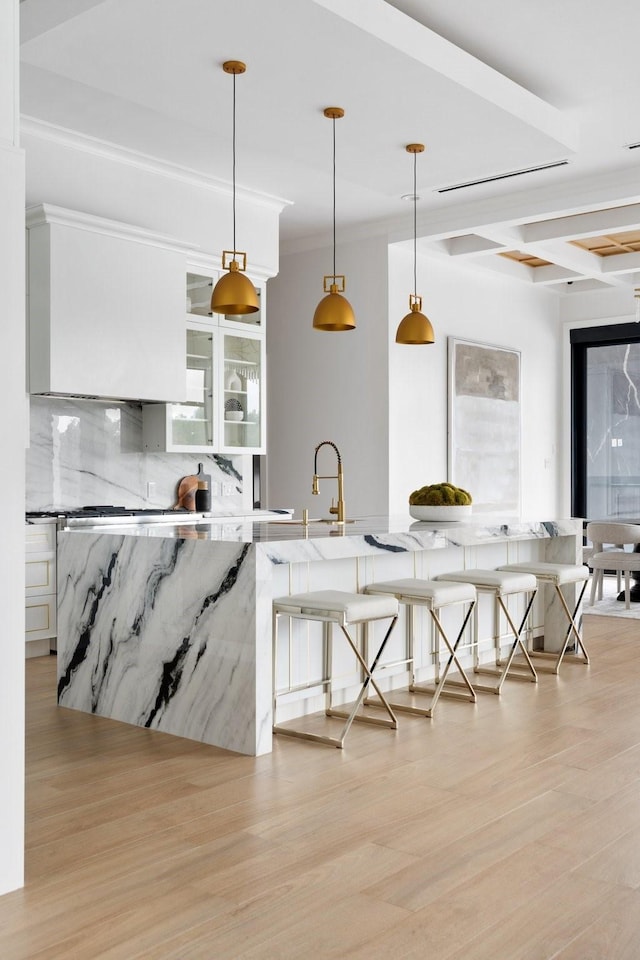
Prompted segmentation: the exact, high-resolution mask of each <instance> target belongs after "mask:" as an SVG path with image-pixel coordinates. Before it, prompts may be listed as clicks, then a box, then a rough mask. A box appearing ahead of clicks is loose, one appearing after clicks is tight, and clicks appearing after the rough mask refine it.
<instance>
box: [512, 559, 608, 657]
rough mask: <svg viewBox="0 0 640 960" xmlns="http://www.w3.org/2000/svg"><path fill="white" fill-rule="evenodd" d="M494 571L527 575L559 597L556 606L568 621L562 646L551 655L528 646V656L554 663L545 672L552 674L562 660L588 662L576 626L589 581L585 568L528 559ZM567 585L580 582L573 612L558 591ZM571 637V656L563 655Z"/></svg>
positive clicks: (579, 632)
mask: <svg viewBox="0 0 640 960" xmlns="http://www.w3.org/2000/svg"><path fill="white" fill-rule="evenodd" d="M498 569H499V570H512V571H513V572H515V573H531V574H533V576H534V577H535V578H536V581H537V582H538V584H540V583H549V584H552V585H553V586H554V587H555V591H556V593H557V595H558V597H559V598H560V603H561V604H562V609H563V610H564V612H565V614H566V616H567V620H568V621H569V626H568V628H567V632H566V635H565V638H564V643H563V644H562V649H561V650H560V652H559V653H551V652H550V651H545V650H532V649H531V643H529V644H528V648H529V654H530V656H532V657H546V658H547V659H552V660H555V664H554V665H553V667H551V668H550V671H548V672H552V673H558V672H559V671H560V664H561V663H562V661H563V660H564V659H565V658H566V659H567V660H571V661H576V662H578V663H589V654H588V653H587V650H586V647H585V645H584V640H583V639H582V632H581V630H580V626H579V625H578V624H577V623H576V616H577V615H578V612H579V610H580V604H581V603H582V598H583V597H584V592H585V590H586V588H587V581H588V579H589V569H588V567H585V566H584V565H583V564H573V563H548V562H547V561H544V560H541V561H536V560H532V561H527V562H526V563H506V564H505V565H504V566H502V567H498ZM570 583H582V589H581V590H580V594H579V596H578V602H577V603H576V605H575V608H574V610H573V613H572V612H571V610H570V609H569V606H568V604H567V601H566V600H565V597H564V594H563V593H562V590H561V587H563V586H564V585H565V584H570ZM531 633H532V632H531V630H530V631H529V636H530V637H531ZM571 634H573V636H574V637H575V653H569V654H567V647H568V646H569V640H570V638H571ZM578 650H582V656H579V654H578ZM565 655H566V656H565Z"/></svg>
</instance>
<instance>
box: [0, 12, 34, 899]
mask: <svg viewBox="0 0 640 960" xmlns="http://www.w3.org/2000/svg"><path fill="white" fill-rule="evenodd" d="M18 23H19V2H18V0H0V318H1V320H0V411H1V419H0V423H1V424H2V426H1V427H0V436H1V439H2V458H1V459H0V497H1V498H2V502H3V506H4V511H3V524H2V539H1V541H0V611H1V612H2V626H1V627H0V757H1V758H2V760H1V763H2V773H1V775H0V851H1V854H0V894H2V893H8V892H9V891H10V890H15V889H16V888H17V887H21V886H22V885H23V883H24V459H25V458H24V448H25V439H26V419H27V418H26V409H27V404H26V396H25V372H24V371H25V357H24V353H25V349H24V344H25V279H24V206H25V186H24V177H25V173H24V169H25V165H24V155H23V153H22V151H21V150H20V149H19V146H18V113H19V111H18V66H19V63H18V61H19V41H18Z"/></svg>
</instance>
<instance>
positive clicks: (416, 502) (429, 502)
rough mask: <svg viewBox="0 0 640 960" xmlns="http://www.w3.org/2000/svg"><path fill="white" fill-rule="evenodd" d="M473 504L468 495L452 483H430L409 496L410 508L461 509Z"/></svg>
mask: <svg viewBox="0 0 640 960" xmlns="http://www.w3.org/2000/svg"><path fill="white" fill-rule="evenodd" d="M472 502H473V498H472V496H471V494H470V493H468V492H467V491H466V490H463V489H462V487H456V486H454V485H453V484H452V483H432V484H428V485H427V486H426V487H420V489H419V490H414V491H413V493H412V494H411V495H410V496H409V504H410V506H412V507H454V506H458V507H463V506H468V505H469V504H470V503H472Z"/></svg>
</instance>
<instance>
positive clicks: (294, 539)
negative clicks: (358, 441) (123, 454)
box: [63, 514, 582, 563]
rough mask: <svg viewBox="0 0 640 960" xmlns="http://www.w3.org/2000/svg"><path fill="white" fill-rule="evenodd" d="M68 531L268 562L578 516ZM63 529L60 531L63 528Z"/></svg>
mask: <svg viewBox="0 0 640 960" xmlns="http://www.w3.org/2000/svg"><path fill="white" fill-rule="evenodd" d="M67 532H68V533H69V534H70V535H71V536H74V537H75V536H80V535H82V534H92V535H95V534H104V535H106V536H124V537H142V538H144V537H153V538H158V537H159V538H162V539H169V540H205V541H206V540H208V541H213V542H218V543H221V542H226V543H248V544H255V545H260V546H262V547H263V551H264V553H266V554H267V556H268V558H269V559H270V560H271V562H272V563H291V562H294V563H295V562H296V561H304V560H330V559H336V558H339V557H348V556H367V555H371V554H376V553H379V552H380V551H390V552H392V553H402V552H414V551H418V550H438V549H444V548H446V547H471V546H479V545H480V544H486V543H491V542H505V541H516V540H531V539H552V538H555V537H566V536H576V535H578V534H580V533H581V532H582V520H581V519H579V518H575V517H565V518H560V519H552V520H523V519H519V518H517V517H513V518H512V517H509V518H505V517H499V516H478V517H474V518H472V519H471V520H467V521H463V522H460V521H457V522H456V521H439V522H435V523H428V522H425V521H415V520H413V519H412V518H411V517H410V516H409V515H408V514H406V515H404V516H402V515H400V516H395V517H363V518H360V519H357V520H353V521H352V522H348V523H345V524H338V523H336V522H334V521H329V522H324V521H315V522H314V521H313V520H312V521H310V523H309V524H308V525H307V526H305V525H303V524H302V521H300V520H293V521H291V520H278V521H275V522H270V521H265V520H263V521H261V522H259V523H253V522H251V521H250V520H247V519H246V518H245V519H240V518H238V519H234V518H232V517H227V518H224V519H220V518H216V519H210V520H207V519H204V520H202V521H201V522H199V523H196V524H188V525H187V524H183V523H179V522H175V523H161V524H151V523H150V524H144V523H142V524H134V525H122V526H118V525H115V526H114V525H110V526H109V527H104V526H103V527H100V526H95V527H91V526H87V527H82V528H80V529H78V530H70V531H67ZM63 535H64V534H63Z"/></svg>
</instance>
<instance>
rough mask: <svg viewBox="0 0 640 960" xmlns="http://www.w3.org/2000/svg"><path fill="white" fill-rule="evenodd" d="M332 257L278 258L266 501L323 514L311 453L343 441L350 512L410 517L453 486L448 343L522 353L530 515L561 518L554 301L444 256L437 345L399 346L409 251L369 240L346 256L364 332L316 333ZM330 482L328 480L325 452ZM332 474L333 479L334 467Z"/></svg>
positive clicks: (433, 276) (436, 293)
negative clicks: (414, 494) (421, 503)
mask: <svg viewBox="0 0 640 960" xmlns="http://www.w3.org/2000/svg"><path fill="white" fill-rule="evenodd" d="M330 255H331V252H330V250H324V251H313V252H305V253H300V254H295V255H291V256H286V257H283V258H282V261H281V269H280V274H279V276H278V277H277V278H275V279H274V280H271V281H269V288H268V328H267V363H268V377H269V379H268V411H269V433H268V441H267V443H268V456H267V470H268V502H269V503H270V504H273V505H280V506H293V507H295V508H296V510H300V509H301V508H302V507H305V506H306V507H309V508H310V509H311V510H312V511H313V512H314V513H315V512H317V511H318V508H321V509H320V510H319V511H318V512H319V513H320V514H324V515H326V507H327V505H328V503H329V502H330V497H331V495H332V494H333V493H334V489H333V487H334V485H333V483H332V482H331V481H324V483H323V484H322V486H321V494H322V495H321V497H320V498H319V501H320V502H319V503H318V502H315V498H313V499H312V497H311V495H310V485H311V476H312V472H313V450H314V447H315V446H316V444H317V443H318V442H319V441H320V440H325V439H328V440H333V441H334V442H336V443H337V444H338V447H339V448H340V451H341V453H342V457H343V460H344V467H345V481H346V482H345V499H346V501H347V513H348V514H349V515H351V516H352V517H353V516H365V515H376V514H387V513H389V514H399V513H406V512H407V506H408V496H409V493H410V492H411V490H413V489H415V488H416V487H418V486H421V485H423V484H425V483H433V482H437V481H438V480H443V479H446V477H447V337H448V336H456V337H461V338H464V339H469V340H476V341H480V342H484V343H493V344H498V345H501V346H508V347H512V348H514V349H517V350H520V351H521V353H522V428H523V432H522V436H523V445H522V478H523V481H522V513H523V515H527V516H530V517H539V516H542V515H545V516H552V515H553V514H555V513H556V512H557V511H558V510H559V508H560V482H561V476H560V471H559V458H560V452H559V447H560V438H561V428H562V422H561V420H562V413H561V408H560V398H561V395H562V390H561V381H560V377H561V369H562V364H561V327H560V322H559V300H558V297H557V295H556V294H555V293H553V292H551V291H549V290H547V289H543V288H534V287H533V286H531V285H525V284H521V283H517V282H515V281H511V280H506V279H504V278H502V277H498V276H493V275H492V274H487V273H485V272H481V271H479V270H473V269H469V268H465V267H464V266H462V267H461V266H458V265H454V264H451V263H449V262H447V261H446V260H442V259H429V260H427V259H424V258H422V259H421V262H420V265H419V271H418V276H419V281H418V293H421V294H422V295H423V298H424V311H425V312H426V313H427V315H428V316H429V317H430V319H431V321H432V323H433V325H434V328H435V332H436V343H435V344H433V345H431V346H405V345H400V344H396V343H395V331H396V327H397V325H398V323H399V322H400V320H401V318H402V317H403V316H404V315H405V314H406V313H407V311H408V309H409V304H408V298H409V293H410V292H411V291H412V288H413V261H412V253H411V250H407V249H405V248H403V247H395V246H393V247H390V248H389V247H388V246H387V242H386V239H384V238H382V237H378V238H376V237H373V238H370V239H368V240H367V241H366V242H354V243H350V244H345V245H344V246H342V247H339V248H338V260H337V268H338V269H339V270H344V271H345V272H346V274H347V282H348V288H347V295H348V297H349V299H350V301H351V303H352V305H353V307H354V309H355V312H356V317H357V320H358V327H357V329H356V330H355V331H353V332H348V333H321V332H317V331H314V330H313V329H312V326H311V323H312V318H313V311H314V309H315V306H316V304H317V302H318V300H319V299H320V297H321V289H322V288H321V281H322V275H323V272H324V270H327V269H330V267H329V266H328V264H329V263H330ZM323 453H324V454H325V455H326V457H327V459H326V460H324V459H323V462H322V472H330V470H329V469H328V468H329V467H331V466H332V463H331V459H330V455H329V454H328V453H326V451H323ZM325 468H326V469H325Z"/></svg>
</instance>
